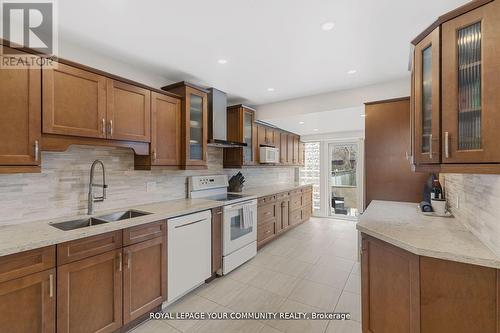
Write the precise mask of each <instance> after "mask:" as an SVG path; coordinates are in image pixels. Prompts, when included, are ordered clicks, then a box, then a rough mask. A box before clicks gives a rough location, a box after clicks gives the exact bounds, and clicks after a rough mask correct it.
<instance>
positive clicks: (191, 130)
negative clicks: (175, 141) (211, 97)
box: [185, 88, 207, 165]
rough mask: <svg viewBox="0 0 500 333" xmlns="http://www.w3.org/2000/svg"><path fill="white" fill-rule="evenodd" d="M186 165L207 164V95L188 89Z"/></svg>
mask: <svg viewBox="0 0 500 333" xmlns="http://www.w3.org/2000/svg"><path fill="white" fill-rule="evenodd" d="M185 112H186V122H187V124H185V126H186V164H187V165H198V164H200V165H201V164H205V163H206V152H207V95H206V94H205V93H202V92H199V91H196V90H195V89H191V88H187V96H186V110H185Z"/></svg>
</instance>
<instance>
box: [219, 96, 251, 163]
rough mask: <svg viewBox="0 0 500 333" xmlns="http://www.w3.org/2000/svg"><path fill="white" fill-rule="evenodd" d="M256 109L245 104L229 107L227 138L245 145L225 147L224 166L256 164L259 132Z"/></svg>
mask: <svg viewBox="0 0 500 333" xmlns="http://www.w3.org/2000/svg"><path fill="white" fill-rule="evenodd" d="M254 121H255V111H254V110H253V109H250V108H248V107H246V106H244V105H234V106H230V107H228V108H227V139H228V140H229V141H235V142H244V143H246V144H247V145H246V146H245V147H235V148H229V149H224V166H225V167H240V166H248V165H255V158H256V149H255V146H256V143H257V135H256V134H255V133H256V132H257V129H256V125H255V124H254Z"/></svg>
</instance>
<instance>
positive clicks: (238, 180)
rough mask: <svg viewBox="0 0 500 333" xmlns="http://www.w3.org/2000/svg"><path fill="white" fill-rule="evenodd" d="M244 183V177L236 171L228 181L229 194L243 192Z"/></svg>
mask: <svg viewBox="0 0 500 333" xmlns="http://www.w3.org/2000/svg"><path fill="white" fill-rule="evenodd" d="M244 183H245V177H244V176H243V175H242V174H241V172H240V171H238V173H237V174H235V175H234V176H232V177H231V179H229V189H228V190H229V192H241V191H242V190H243V184H244Z"/></svg>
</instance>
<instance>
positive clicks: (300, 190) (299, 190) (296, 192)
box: [290, 188, 302, 195]
mask: <svg viewBox="0 0 500 333" xmlns="http://www.w3.org/2000/svg"><path fill="white" fill-rule="evenodd" d="M298 194H302V189H300V188H299V189H296V190H292V191H290V195H298Z"/></svg>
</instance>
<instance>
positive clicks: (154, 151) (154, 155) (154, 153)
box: [153, 150, 156, 161]
mask: <svg viewBox="0 0 500 333" xmlns="http://www.w3.org/2000/svg"><path fill="white" fill-rule="evenodd" d="M153 161H156V150H153Z"/></svg>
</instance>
